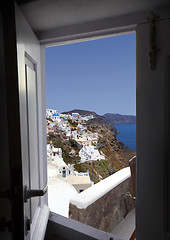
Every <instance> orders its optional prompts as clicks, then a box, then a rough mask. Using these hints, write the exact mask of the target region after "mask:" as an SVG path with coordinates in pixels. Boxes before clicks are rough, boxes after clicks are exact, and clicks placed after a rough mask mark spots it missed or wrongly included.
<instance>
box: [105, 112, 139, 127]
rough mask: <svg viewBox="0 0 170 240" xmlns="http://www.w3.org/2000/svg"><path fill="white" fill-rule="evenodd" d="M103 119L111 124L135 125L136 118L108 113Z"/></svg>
mask: <svg viewBox="0 0 170 240" xmlns="http://www.w3.org/2000/svg"><path fill="white" fill-rule="evenodd" d="M103 117H104V118H105V119H106V120H107V121H108V122H109V123H111V124H134V123H136V116H133V115H120V114H113V113H106V114H104V115H103Z"/></svg>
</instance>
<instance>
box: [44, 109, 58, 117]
mask: <svg viewBox="0 0 170 240" xmlns="http://www.w3.org/2000/svg"><path fill="white" fill-rule="evenodd" d="M57 112H58V111H57V110H54V109H48V108H47V109H46V118H51V117H52V115H53V114H54V113H57Z"/></svg>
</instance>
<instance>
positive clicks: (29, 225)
mask: <svg viewBox="0 0 170 240" xmlns="http://www.w3.org/2000/svg"><path fill="white" fill-rule="evenodd" d="M25 227H26V234H28V232H29V231H30V228H31V222H30V218H28V217H27V218H26V220H25Z"/></svg>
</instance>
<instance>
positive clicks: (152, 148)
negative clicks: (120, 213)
mask: <svg viewBox="0 0 170 240" xmlns="http://www.w3.org/2000/svg"><path fill="white" fill-rule="evenodd" d="M169 26H170V20H164V21H163V20H162V21H159V22H157V23H156V31H157V34H156V36H157V37H156V43H157V48H158V49H160V50H159V51H158V52H157V53H158V56H157V66H156V69H155V70H154V71H152V70H151V69H150V62H149V61H150V59H149V51H150V35H149V33H150V26H149V24H141V25H138V27H137V34H136V38H137V46H136V48H137V58H136V59H137V240H143V239H146V240H147V239H148V240H149V239H150V240H151V239H154V240H159V239H165V235H166V224H167V223H166V218H165V212H166V211H167V209H166V199H165V192H166V188H165V186H166V184H165V182H166V172H165V166H166V163H167V162H168V159H167V157H166V155H165V145H166V142H167V136H166V132H167V131H168V128H169V126H168V125H169V124H165V123H166V121H167V117H166V116H167V115H168V110H167V108H166V107H165V106H166V101H167V100H166V94H165V93H167V92H168V91H169V90H170V89H169V90H168V91H166V82H167V81H169V79H168V78H167V76H166V59H167V56H168V55H170V44H169V43H170V27H169ZM169 67H170V66H169ZM169 78H170V76H169Z"/></svg>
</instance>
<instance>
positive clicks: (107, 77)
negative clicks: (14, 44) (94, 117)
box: [46, 33, 136, 115]
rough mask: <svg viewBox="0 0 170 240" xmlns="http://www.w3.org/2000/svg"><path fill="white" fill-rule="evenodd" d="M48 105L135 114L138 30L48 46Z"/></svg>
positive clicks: (62, 109)
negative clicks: (125, 33)
mask: <svg viewBox="0 0 170 240" xmlns="http://www.w3.org/2000/svg"><path fill="white" fill-rule="evenodd" d="M46 106H47V108H53V109H57V110H58V111H59V112H63V111H68V110H72V109H75V108H76V109H77V108H78V109H84V110H89V111H95V112H96V113H97V114H99V115H103V114H104V113H119V114H128V115H136V34H135V33H132V34H127V35H121V36H116V37H109V38H103V39H98V40H93V41H88V42H82V43H74V44H68V45H64V46H57V47H49V48H46Z"/></svg>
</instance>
